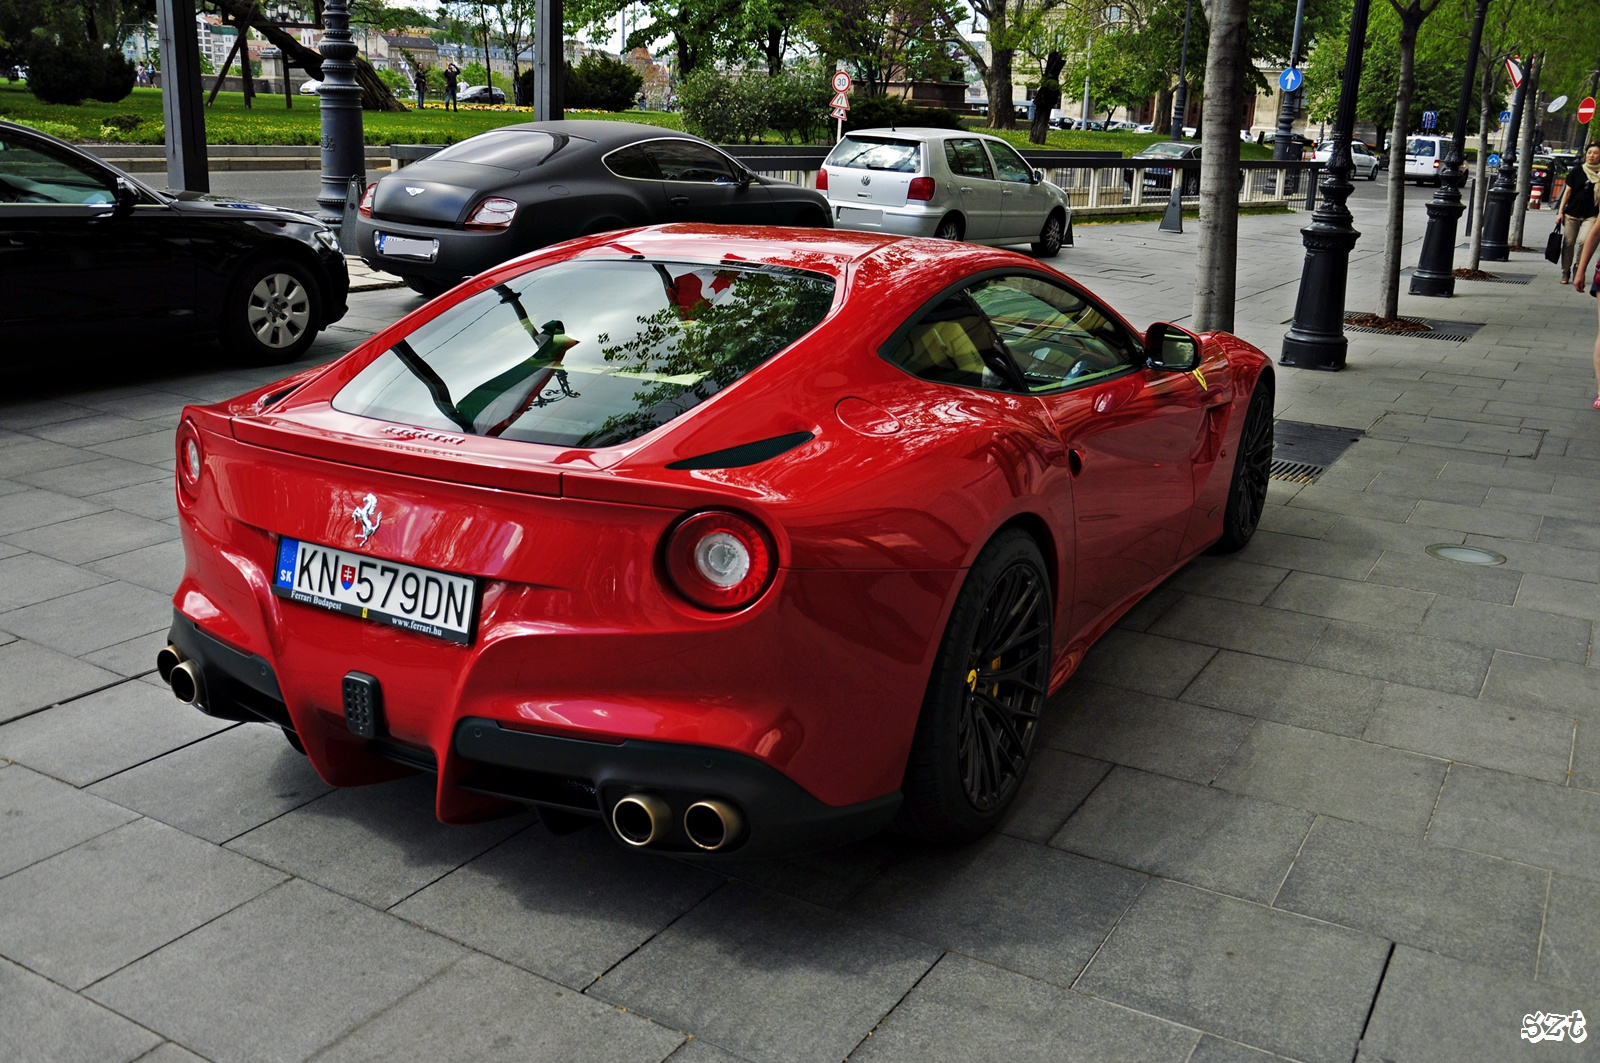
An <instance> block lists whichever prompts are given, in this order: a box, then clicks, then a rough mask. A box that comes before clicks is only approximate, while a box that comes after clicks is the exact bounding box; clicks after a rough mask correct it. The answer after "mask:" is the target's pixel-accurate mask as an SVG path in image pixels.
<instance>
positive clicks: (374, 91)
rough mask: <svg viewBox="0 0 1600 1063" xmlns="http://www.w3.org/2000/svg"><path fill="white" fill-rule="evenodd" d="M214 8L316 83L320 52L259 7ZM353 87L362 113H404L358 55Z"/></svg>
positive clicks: (228, 0)
mask: <svg viewBox="0 0 1600 1063" xmlns="http://www.w3.org/2000/svg"><path fill="white" fill-rule="evenodd" d="M215 2H216V5H217V7H218V8H220V9H221V10H222V11H223V12H224V13H226V14H227V15H228V16H229V18H231V19H234V20H235V21H236V22H237V21H238V20H240V19H244V20H248V22H249V23H250V28H251V29H253V30H255V31H256V32H257V33H260V34H261V36H263V37H265V38H266V39H267V40H268V41H269V42H271V43H272V44H273V45H274V46H276V47H277V48H278V49H279V50H280V51H282V52H283V56H284V58H285V59H287V60H288V61H289V62H291V63H293V64H294V65H295V66H298V67H299V68H300V69H301V70H304V71H305V72H306V74H307V75H309V76H310V77H312V78H314V79H315V80H317V81H321V80H322V53H321V52H319V51H317V50H316V49H315V48H307V47H306V46H305V45H303V44H301V43H300V40H299V38H297V37H295V36H293V35H291V34H289V33H287V32H285V31H284V29H283V28H282V27H281V26H279V25H278V24H277V23H276V22H272V21H270V20H269V19H268V18H267V16H266V15H265V14H263V13H262V11H261V8H260V5H258V4H256V3H253V2H251V0H215ZM355 62H356V84H358V85H360V86H361V109H362V110H364V111H404V110H406V109H407V108H406V105H405V104H403V103H401V102H400V101H399V100H397V99H395V96H394V93H392V92H390V91H389V86H387V85H385V84H384V83H383V81H382V80H381V79H380V78H379V77H378V72H377V71H376V70H374V69H372V64H371V63H369V62H367V61H366V59H364V58H363V57H361V56H359V55H358V56H356V61H355Z"/></svg>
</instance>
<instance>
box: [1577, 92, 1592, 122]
mask: <svg viewBox="0 0 1600 1063" xmlns="http://www.w3.org/2000/svg"><path fill="white" fill-rule="evenodd" d="M1593 117H1594V97H1593V96H1585V97H1584V98H1583V102H1582V103H1580V104H1578V121H1580V122H1583V123H1584V124H1588V121H1589V119H1591V118H1593Z"/></svg>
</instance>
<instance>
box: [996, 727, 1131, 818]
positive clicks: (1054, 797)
mask: <svg viewBox="0 0 1600 1063" xmlns="http://www.w3.org/2000/svg"><path fill="white" fill-rule="evenodd" d="M1110 770H1111V765H1110V764H1107V763H1106V762H1105V761H1103V760H1094V759H1092V758H1090V757H1080V756H1078V755H1077V754H1075V753H1064V752H1062V751H1061V750H1059V749H1052V748H1050V747H1049V746H1046V745H1043V744H1036V745H1035V746H1034V750H1033V759H1032V761H1031V762H1030V763H1029V764H1028V774H1027V776H1026V777H1024V778H1023V780H1022V787H1021V789H1019V790H1018V791H1017V796H1016V799H1015V800H1014V801H1013V802H1012V804H1011V810H1010V811H1009V812H1007V813H1006V817H1005V820H1004V821H1003V822H1002V823H1001V825H1000V828H999V829H1000V831H1001V833H1003V834H1009V835H1011V836H1012V837H1013V838H1021V839H1023V840H1024V841H1030V842H1040V843H1043V842H1047V841H1049V840H1050V838H1051V837H1052V836H1053V835H1054V834H1055V832H1056V831H1057V829H1059V828H1060V826H1061V824H1063V823H1065V822H1066V821H1067V817H1068V816H1070V815H1072V813H1073V811H1074V810H1075V809H1076V808H1077V807H1078V806H1079V805H1080V804H1082V803H1083V799H1084V798H1085V797H1088V796H1089V792H1090V791H1092V790H1093V789H1094V788H1095V787H1096V786H1097V785H1099V783H1100V780H1101V779H1103V778H1105V775H1106V772H1108V771H1110Z"/></svg>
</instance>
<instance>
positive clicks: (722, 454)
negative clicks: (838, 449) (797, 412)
mask: <svg viewBox="0 0 1600 1063" xmlns="http://www.w3.org/2000/svg"><path fill="white" fill-rule="evenodd" d="M815 438H816V436H814V435H812V434H811V433H810V432H790V433H789V434H788V435H782V436H773V437H772V438H771V439H760V440H757V441H756V442H754V443H741V444H740V445H739V446H736V447H729V448H728V449H727V450H713V451H712V452H711V453H709V454H702V455H700V456H699V457H697V458H684V459H683V460H682V461H675V462H673V463H672V464H671V465H668V466H667V468H669V469H740V468H743V467H744V466H746V465H756V464H759V463H760V462H763V461H766V460H768V459H769V458H775V457H777V456H778V455H779V454H782V453H785V452H786V451H790V450H793V449H794V448H795V447H798V446H800V445H801V444H804V443H809V442H811V441H812V440H813V439H815Z"/></svg>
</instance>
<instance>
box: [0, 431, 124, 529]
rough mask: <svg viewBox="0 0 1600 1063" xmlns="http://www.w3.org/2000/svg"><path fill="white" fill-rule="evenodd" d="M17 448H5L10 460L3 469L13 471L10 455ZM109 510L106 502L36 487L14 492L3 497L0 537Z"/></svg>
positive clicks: (0, 513)
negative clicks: (74, 496)
mask: <svg viewBox="0 0 1600 1063" xmlns="http://www.w3.org/2000/svg"><path fill="white" fill-rule="evenodd" d="M18 449H21V448H19V447H7V448H6V451H5V454H6V458H7V461H6V462H4V463H0V469H5V470H6V471H7V472H10V464H9V459H10V456H11V452H12V451H13V450H18ZM107 508H109V507H108V506H106V505H105V504H104V503H96V502H89V501H86V500H84V499H79V498H73V497H72V496H71V495H63V494H57V493H56V492H54V491H40V490H37V489H34V488H29V489H28V490H26V491H11V492H8V493H6V494H0V535H11V534H14V533H16V532H22V531H27V530H28V529H29V528H42V527H44V526H45V525H46V524H57V523H60V522H61V521H67V520H73V519H75V518H78V517H83V516H87V515H88V514H90V513H100V512H102V511H104V510H106V509H107Z"/></svg>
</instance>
